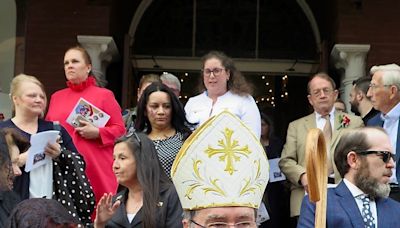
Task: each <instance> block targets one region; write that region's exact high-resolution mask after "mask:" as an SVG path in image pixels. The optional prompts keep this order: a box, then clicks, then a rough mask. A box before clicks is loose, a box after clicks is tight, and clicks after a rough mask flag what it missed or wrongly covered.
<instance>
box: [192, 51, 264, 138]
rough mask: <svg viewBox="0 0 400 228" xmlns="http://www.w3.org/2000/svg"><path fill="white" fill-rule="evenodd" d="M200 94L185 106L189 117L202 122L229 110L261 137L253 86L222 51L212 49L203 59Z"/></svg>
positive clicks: (195, 121)
mask: <svg viewBox="0 0 400 228" xmlns="http://www.w3.org/2000/svg"><path fill="white" fill-rule="evenodd" d="M201 72H202V80H201V83H200V87H201V91H203V92H202V93H201V94H200V95H197V96H195V97H192V98H190V99H189V100H188V102H187V103H186V106H185V111H186V117H187V119H188V120H189V121H190V122H192V123H196V124H198V126H199V125H201V124H203V123H204V122H205V121H206V120H208V119H209V118H210V117H212V116H214V115H217V114H219V113H220V112H222V111H224V110H229V111H230V112H232V113H234V114H235V115H236V116H237V117H239V118H240V119H241V120H242V121H243V122H244V123H245V124H246V125H247V126H248V127H249V128H250V129H252V130H253V132H254V134H255V135H256V136H257V137H258V138H260V133H261V127H260V126H261V119H260V113H259V110H258V107H257V105H256V102H255V101H254V99H253V97H252V96H251V95H250V94H251V91H252V89H251V86H250V85H249V84H247V82H246V80H245V79H244V77H243V75H242V74H241V73H240V71H238V70H237V69H236V67H235V64H234V62H233V60H232V59H231V58H229V57H228V56H226V55H225V54H224V53H222V52H218V51H211V52H209V53H208V54H206V55H205V56H204V57H203V59H202V70H201Z"/></svg>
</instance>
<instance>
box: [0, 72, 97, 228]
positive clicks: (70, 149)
mask: <svg viewBox="0 0 400 228" xmlns="http://www.w3.org/2000/svg"><path fill="white" fill-rule="evenodd" d="M10 91H11V94H10V95H11V99H12V102H13V109H14V112H15V115H14V116H13V117H12V118H11V119H8V120H6V121H4V122H0V128H14V129H16V131H17V132H18V133H19V134H20V135H21V136H23V137H25V138H26V139H27V140H28V141H29V140H30V138H31V136H32V135H34V134H36V133H39V132H44V131H49V130H54V129H55V124H54V123H53V122H51V121H46V120H43V119H42V118H41V116H42V115H43V113H44V111H45V109H46V101H47V98H46V94H45V90H44V87H43V84H42V83H41V82H40V81H39V80H38V79H37V78H36V77H34V76H29V75H25V74H20V75H18V76H16V77H15V78H14V79H13V80H12V82H11V86H10ZM60 135H61V138H60V141H59V142H55V143H50V142H49V143H48V144H47V146H46V147H45V149H44V154H45V155H46V156H47V157H50V158H51V159H50V161H51V162H47V163H45V164H44V165H42V166H39V167H36V168H35V169H32V170H31V171H30V172H26V171H24V168H22V169H21V170H22V174H21V176H19V177H16V179H15V182H14V191H15V192H17V193H18V194H19V196H20V197H21V199H28V198H47V199H52V198H53V199H56V200H58V201H60V202H61V203H62V204H63V205H64V207H66V209H67V210H68V211H69V212H70V213H71V214H72V215H73V216H74V217H77V218H79V219H80V221H81V222H82V223H83V224H88V223H90V214H91V212H92V211H93V210H94V197H93V192H92V189H91V187H90V184H89V183H88V182H87V180H86V176H85V175H84V172H83V171H84V169H85V162H84V161H83V159H82V157H81V156H80V154H79V153H78V151H77V149H76V148H75V146H74V144H73V142H72V139H71V137H70V136H69V134H68V132H67V131H66V130H65V129H64V128H63V127H61V128H60ZM27 158H28V152H24V153H22V154H20V155H19V158H18V165H19V166H20V167H24V166H25V164H26V162H27Z"/></svg>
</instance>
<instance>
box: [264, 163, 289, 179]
mask: <svg viewBox="0 0 400 228" xmlns="http://www.w3.org/2000/svg"><path fill="white" fill-rule="evenodd" d="M279 159H280V158H274V159H269V160H268V162H269V182H271V183H272V182H277V181H283V180H286V177H285V175H284V174H283V173H282V171H281V169H280V168H279V165H278V162H279Z"/></svg>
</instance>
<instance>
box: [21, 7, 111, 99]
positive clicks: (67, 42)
mask: <svg viewBox="0 0 400 228" xmlns="http://www.w3.org/2000/svg"><path fill="white" fill-rule="evenodd" d="M26 9H27V17H26V18H27V19H26V31H25V37H26V41H25V70H24V71H25V73H27V74H31V75H35V76H36V77H38V78H39V80H41V81H42V82H43V83H44V85H45V87H46V90H47V94H48V96H50V95H51V94H52V93H53V92H54V91H56V90H59V89H61V88H64V87H65V75H64V70H63V58H64V52H65V50H66V49H67V48H68V47H70V46H73V45H76V44H77V39H76V37H77V35H101V36H107V35H110V34H109V27H110V26H109V14H110V13H109V7H107V6H104V5H88V4H87V1H85V0H70V1H54V0H35V1H28V3H27V6H26Z"/></svg>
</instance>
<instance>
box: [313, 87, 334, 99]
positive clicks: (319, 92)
mask: <svg viewBox="0 0 400 228" xmlns="http://www.w3.org/2000/svg"><path fill="white" fill-rule="evenodd" d="M322 92H324V94H325V95H331V94H332V92H333V89H330V88H323V89H316V90H313V91H311V95H313V96H315V97H320V96H321V95H322Z"/></svg>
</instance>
